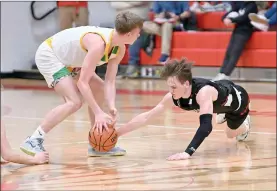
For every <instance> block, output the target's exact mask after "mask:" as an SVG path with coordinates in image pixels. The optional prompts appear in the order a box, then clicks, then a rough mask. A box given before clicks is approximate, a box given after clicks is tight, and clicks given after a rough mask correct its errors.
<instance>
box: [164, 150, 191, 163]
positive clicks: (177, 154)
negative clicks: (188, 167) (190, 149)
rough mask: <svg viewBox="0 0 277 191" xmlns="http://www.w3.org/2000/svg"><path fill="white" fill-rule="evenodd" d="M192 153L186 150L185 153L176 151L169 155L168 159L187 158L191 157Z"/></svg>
mask: <svg viewBox="0 0 277 191" xmlns="http://www.w3.org/2000/svg"><path fill="white" fill-rule="evenodd" d="M189 158H190V155H189V154H188V153H186V152H183V153H176V154H174V155H171V156H169V157H168V158H167V159H166V160H169V161H172V160H186V159H189Z"/></svg>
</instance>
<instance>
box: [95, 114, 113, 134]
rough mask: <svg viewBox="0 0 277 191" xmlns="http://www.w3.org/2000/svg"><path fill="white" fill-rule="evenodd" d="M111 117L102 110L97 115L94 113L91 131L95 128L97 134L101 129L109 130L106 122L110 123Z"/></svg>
mask: <svg viewBox="0 0 277 191" xmlns="http://www.w3.org/2000/svg"><path fill="white" fill-rule="evenodd" d="M112 121H113V119H112V117H111V116H109V115H108V114H106V113H104V112H102V113H100V114H98V115H95V124H94V126H93V131H94V130H95V129H97V131H98V134H100V135H101V134H102V132H103V129H105V130H106V131H107V132H109V128H108V124H112Z"/></svg>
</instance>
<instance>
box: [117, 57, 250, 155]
mask: <svg viewBox="0 0 277 191" xmlns="http://www.w3.org/2000/svg"><path fill="white" fill-rule="evenodd" d="M162 77H164V78H165V79H166V81H167V85H168V87H169V89H170V92H169V93H167V94H166V95H165V96H164V98H163V99H162V100H161V101H160V103H158V105H157V106H155V107H154V108H153V109H151V110H150V111H147V112H144V113H141V114H140V115H138V116H136V117H134V118H133V119H132V120H131V121H130V122H128V123H127V124H125V125H124V126H123V127H121V128H119V129H117V133H118V136H122V135H124V134H126V133H127V132H130V131H133V130H135V129H137V128H139V127H142V126H144V125H146V124H147V123H148V122H149V121H150V120H151V119H152V118H153V117H156V116H160V114H161V113H162V112H163V111H165V110H166V108H171V107H172V106H173V105H175V106H178V107H180V108H181V109H183V110H189V111H196V112H199V114H200V116H199V122H200V126H199V128H198V130H197V131H196V134H195V136H194V137H193V139H192V141H191V142H190V144H189V145H188V146H187V148H186V149H185V150H184V151H183V152H180V153H177V154H174V155H172V156H170V157H168V158H167V159H168V160H184V159H188V158H190V157H191V155H192V154H193V153H194V152H195V151H196V150H197V148H198V147H199V146H200V145H201V143H202V142H203V141H204V140H205V138H206V137H207V136H209V134H210V133H211V132H212V129H213V126H212V114H213V113H217V114H218V115H217V123H224V122H225V121H227V126H226V135H227V137H228V138H234V137H236V139H237V141H243V140H245V139H246V137H247V135H248V133H249V131H250V116H249V108H248V106H249V96H248V93H247V92H246V91H245V89H244V88H242V87H241V86H239V85H236V84H234V83H233V82H231V81H228V80H220V81H215V82H212V81H210V80H207V79H204V78H192V73H191V64H190V63H189V62H187V60H186V59H182V60H181V61H178V60H171V61H169V62H168V63H167V64H166V65H165V66H164V69H163V71H162Z"/></svg>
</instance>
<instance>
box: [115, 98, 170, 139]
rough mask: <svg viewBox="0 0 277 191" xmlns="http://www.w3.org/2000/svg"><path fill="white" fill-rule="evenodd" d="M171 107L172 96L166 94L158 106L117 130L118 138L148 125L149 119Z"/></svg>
mask: <svg viewBox="0 0 277 191" xmlns="http://www.w3.org/2000/svg"><path fill="white" fill-rule="evenodd" d="M172 106H173V102H172V95H171V93H167V94H166V95H165V96H164V97H163V99H162V100H161V101H160V102H159V103H158V105H156V106H155V107H154V108H153V109H151V110H149V111H147V112H144V113H141V114H139V115H137V116H136V117H134V118H133V119H132V120H131V121H129V122H128V123H127V124H125V125H124V126H122V127H121V128H119V129H117V134H118V136H122V135H124V134H126V133H128V132H131V131H134V130H136V129H138V128H140V127H143V126H144V125H146V124H147V123H149V122H150V120H151V119H153V118H154V117H157V116H159V115H160V114H162V113H163V112H164V111H166V109H168V108H171V107H172Z"/></svg>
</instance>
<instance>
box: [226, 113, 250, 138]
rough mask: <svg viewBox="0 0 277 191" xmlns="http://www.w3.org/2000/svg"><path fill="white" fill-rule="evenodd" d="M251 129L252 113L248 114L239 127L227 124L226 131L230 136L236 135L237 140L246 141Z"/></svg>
mask: <svg viewBox="0 0 277 191" xmlns="http://www.w3.org/2000/svg"><path fill="white" fill-rule="evenodd" d="M249 131H250V115H247V117H246V119H245V120H244V121H243V123H242V124H241V125H240V126H239V127H238V128H237V129H235V128H230V127H228V126H226V129H225V132H226V135H227V137H228V138H234V137H236V139H237V141H244V140H245V139H246V137H247V136H248V134H249Z"/></svg>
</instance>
